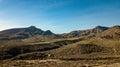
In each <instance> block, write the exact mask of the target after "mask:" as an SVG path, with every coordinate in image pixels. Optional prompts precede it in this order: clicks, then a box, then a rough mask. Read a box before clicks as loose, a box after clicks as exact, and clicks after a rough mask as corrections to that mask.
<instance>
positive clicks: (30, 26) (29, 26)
mask: <svg viewBox="0 0 120 67" xmlns="http://www.w3.org/2000/svg"><path fill="white" fill-rule="evenodd" d="M28 28H36V27H35V26H29V27H28Z"/></svg>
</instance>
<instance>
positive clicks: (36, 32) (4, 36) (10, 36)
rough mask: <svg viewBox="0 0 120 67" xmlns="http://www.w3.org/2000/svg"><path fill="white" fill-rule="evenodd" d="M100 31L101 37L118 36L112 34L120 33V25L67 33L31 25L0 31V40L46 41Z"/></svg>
mask: <svg viewBox="0 0 120 67" xmlns="http://www.w3.org/2000/svg"><path fill="white" fill-rule="evenodd" d="M99 33H101V35H99V36H100V37H101V38H106V37H108V35H106V34H109V36H110V37H111V36H113V37H116V36H114V35H112V34H116V35H120V26H119V25H116V26H113V27H104V26H96V27H95V28H93V29H87V30H76V31H72V32H70V33H65V34H55V33H53V32H51V31H50V30H47V31H43V30H41V29H39V28H36V27H35V26H30V27H27V28H14V29H7V30H3V31H0V40H17V39H24V40H27V41H29V40H33V41H36V40H38V41H45V40H51V39H56V38H72V37H80V36H87V35H92V34H99ZM117 38H118V37H117Z"/></svg>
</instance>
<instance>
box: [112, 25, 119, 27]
mask: <svg viewBox="0 0 120 67" xmlns="http://www.w3.org/2000/svg"><path fill="white" fill-rule="evenodd" d="M112 28H120V25H115V26H113V27H112Z"/></svg>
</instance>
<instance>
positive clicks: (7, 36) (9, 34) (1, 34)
mask: <svg viewBox="0 0 120 67" xmlns="http://www.w3.org/2000/svg"><path fill="white" fill-rule="evenodd" d="M53 34H54V33H52V32H51V31H50V30H47V31H43V30H41V29H38V28H36V27H35V26H30V27H27V28H14V29H8V30H4V31H0V40H15V39H25V38H29V37H33V36H35V35H53Z"/></svg>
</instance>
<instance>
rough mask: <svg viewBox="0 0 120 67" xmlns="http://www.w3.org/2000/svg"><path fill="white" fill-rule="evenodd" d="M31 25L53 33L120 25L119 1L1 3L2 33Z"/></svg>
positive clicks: (4, 0) (21, 0) (22, 0)
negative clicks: (5, 30)
mask: <svg viewBox="0 0 120 67" xmlns="http://www.w3.org/2000/svg"><path fill="white" fill-rule="evenodd" d="M31 25H34V26H36V27H38V28H41V29H43V30H51V31H52V32H54V33H66V32H70V31H73V30H83V29H88V28H93V27H95V26H98V25H101V26H113V25H120V0H0V30H4V29H9V28H16V27H17V28H18V27H28V26H31Z"/></svg>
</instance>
